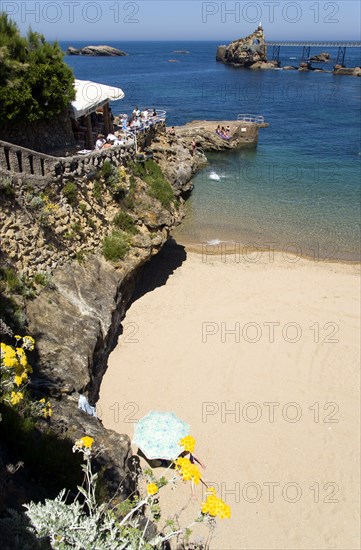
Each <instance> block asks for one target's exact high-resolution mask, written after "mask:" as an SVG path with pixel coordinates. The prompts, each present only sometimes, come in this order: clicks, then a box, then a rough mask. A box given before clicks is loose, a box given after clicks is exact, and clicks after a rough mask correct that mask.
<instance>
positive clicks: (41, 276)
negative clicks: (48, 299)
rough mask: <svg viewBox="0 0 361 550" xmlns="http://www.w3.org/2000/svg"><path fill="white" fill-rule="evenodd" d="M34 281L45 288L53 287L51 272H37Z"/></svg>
mask: <svg viewBox="0 0 361 550" xmlns="http://www.w3.org/2000/svg"><path fill="white" fill-rule="evenodd" d="M34 283H35V284H37V285H39V286H43V287H45V288H51V287H52V283H51V275H50V274H49V273H36V274H35V275H34Z"/></svg>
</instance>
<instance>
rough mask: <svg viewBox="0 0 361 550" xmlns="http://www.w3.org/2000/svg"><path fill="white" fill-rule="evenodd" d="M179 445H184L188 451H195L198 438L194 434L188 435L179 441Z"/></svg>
mask: <svg viewBox="0 0 361 550" xmlns="http://www.w3.org/2000/svg"><path fill="white" fill-rule="evenodd" d="M179 445H181V447H183V449H184V450H185V451H187V452H188V453H193V452H194V447H195V445H196V440H195V439H194V437H193V436H192V435H186V436H185V437H183V438H182V439H181V440H180V441H179Z"/></svg>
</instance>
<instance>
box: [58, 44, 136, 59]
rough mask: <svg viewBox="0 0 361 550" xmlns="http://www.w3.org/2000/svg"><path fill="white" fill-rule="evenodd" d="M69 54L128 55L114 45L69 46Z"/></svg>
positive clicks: (94, 55)
mask: <svg viewBox="0 0 361 550" xmlns="http://www.w3.org/2000/svg"><path fill="white" fill-rule="evenodd" d="M67 54H68V55H89V56H93V57H96V56H98V57H99V56H108V57H109V56H110V57H116V56H124V55H128V54H127V53H126V52H123V51H122V50H118V49H117V48H113V47H112V46H86V47H85V48H80V49H76V48H73V46H69V47H68V49H67Z"/></svg>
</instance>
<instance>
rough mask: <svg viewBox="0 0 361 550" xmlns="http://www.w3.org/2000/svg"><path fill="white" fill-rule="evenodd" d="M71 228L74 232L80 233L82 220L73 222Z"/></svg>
mask: <svg viewBox="0 0 361 550" xmlns="http://www.w3.org/2000/svg"><path fill="white" fill-rule="evenodd" d="M71 228H72V230H73V232H74V233H80V231H81V225H80V222H76V223H72V224H71Z"/></svg>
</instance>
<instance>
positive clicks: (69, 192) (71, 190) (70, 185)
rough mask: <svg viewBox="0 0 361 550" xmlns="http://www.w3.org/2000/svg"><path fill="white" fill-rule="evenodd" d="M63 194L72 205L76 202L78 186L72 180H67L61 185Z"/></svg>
mask: <svg viewBox="0 0 361 550" xmlns="http://www.w3.org/2000/svg"><path fill="white" fill-rule="evenodd" d="M63 195H64V197H65V198H66V199H67V201H68V203H69V204H71V205H72V206H73V205H74V204H75V203H76V199H77V196H78V188H77V186H76V184H75V183H74V182H72V181H68V182H67V183H66V184H65V185H64V187H63Z"/></svg>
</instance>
